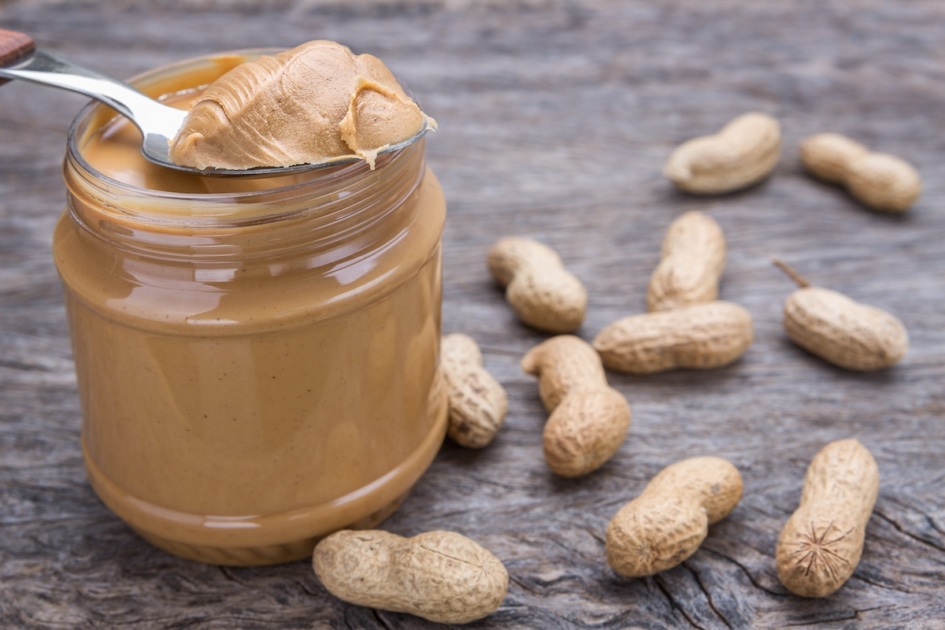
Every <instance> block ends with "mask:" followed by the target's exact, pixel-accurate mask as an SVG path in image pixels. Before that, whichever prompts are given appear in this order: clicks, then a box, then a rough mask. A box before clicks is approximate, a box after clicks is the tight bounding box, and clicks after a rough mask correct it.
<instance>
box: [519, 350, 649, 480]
mask: <svg viewBox="0 0 945 630" xmlns="http://www.w3.org/2000/svg"><path fill="white" fill-rule="evenodd" d="M522 369H523V370H524V371H525V372H526V373H528V374H533V375H535V376H537V377H538V387H539V392H540V394H541V398H542V402H543V403H544V405H545V409H547V410H548V411H549V413H550V414H551V415H550V416H549V418H548V422H547V423H546V424H545V429H544V435H543V442H544V452H545V461H546V462H547V464H548V467H549V468H550V469H551V470H552V472H554V473H555V474H557V475H560V476H562V477H579V476H581V475H586V474H588V473H590V472H593V471H594V470H597V469H598V468H600V467H601V466H603V465H604V463H606V462H607V461H608V460H609V459H610V458H611V457H613V456H614V454H615V453H616V452H617V451H618V450H619V449H620V446H621V444H623V441H624V439H625V438H626V435H627V431H628V430H629V428H630V421H631V411H630V405H629V404H627V401H626V399H625V398H624V397H623V395H622V394H621V393H620V392H618V391H617V390H615V389H613V388H611V387H609V386H608V385H607V377H606V375H605V373H604V368H603V366H602V365H601V361H600V357H599V356H598V354H597V352H595V351H594V349H593V348H592V347H591V346H590V345H589V344H588V343H587V342H586V341H584V340H582V339H579V338H578V337H575V336H573V335H558V336H556V337H552V338H551V339H548V340H547V341H544V342H542V343H540V344H539V345H537V346H535V347H534V348H532V349H531V350H530V351H529V352H528V353H527V354H526V355H525V357H523V359H522Z"/></svg>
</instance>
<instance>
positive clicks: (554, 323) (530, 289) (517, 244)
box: [486, 237, 587, 333]
mask: <svg viewBox="0 0 945 630" xmlns="http://www.w3.org/2000/svg"><path fill="white" fill-rule="evenodd" d="M486 263H487V265H488V267H489V272H490V273H491V274H492V277H493V278H495V280H496V282H497V283H498V284H499V285H500V286H502V287H504V288H505V290H506V293H505V299H506V301H507V302H508V303H509V305H510V306H511V307H512V310H513V311H515V314H516V315H517V316H518V317H519V319H521V320H522V321H523V322H524V323H526V324H528V325H529V326H531V327H533V328H536V329H538V330H543V331H546V332H551V333H568V332H573V331H574V330H577V328H578V327H580V325H581V323H582V322H583V321H584V315H585V312H586V310H587V291H586V290H585V289H584V285H583V284H581V281H580V280H578V278H577V277H576V276H575V275H574V274H572V273H571V272H569V271H568V270H567V269H565V268H564V264H563V263H562V262H561V258H560V257H559V256H558V254H557V253H556V252H555V251H554V250H553V249H551V248H550V247H548V246H547V245H545V244H543V243H539V242H538V241H533V240H531V239H526V238H520V237H507V238H503V239H501V240H499V241H498V242H496V243H495V244H494V245H493V246H492V248H491V249H490V250H489V254H488V256H487V260H486Z"/></svg>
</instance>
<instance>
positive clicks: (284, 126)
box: [170, 40, 434, 169]
mask: <svg viewBox="0 0 945 630" xmlns="http://www.w3.org/2000/svg"><path fill="white" fill-rule="evenodd" d="M426 124H431V125H433V124H434V123H433V121H432V119H429V118H428V117H426V116H425V115H424V113H423V112H422V111H420V108H419V107H418V106H417V104H416V103H414V101H413V100H412V99H411V98H410V97H409V96H407V94H406V93H405V92H404V90H403V88H402V87H401V86H400V84H399V83H398V82H397V79H395V78H394V75H393V74H391V72H390V70H388V69H387V67H386V66H385V65H384V64H383V63H382V62H381V61H380V60H379V59H378V58H377V57H374V56H372V55H367V54H362V55H355V54H353V53H352V52H351V51H350V50H349V49H348V48H346V47H344V46H342V45H340V44H338V43H335V42H331V41H325V40H317V41H312V42H308V43H306V44H303V45H301V46H298V47H296V48H293V49H292V50H288V51H286V52H283V53H280V54H277V55H274V56H263V57H260V58H259V59H256V60H254V61H250V62H247V63H244V64H241V65H239V66H237V67H236V68H234V69H233V70H231V71H230V72H228V73H226V74H224V75H223V76H221V77H220V78H219V79H217V80H216V81H215V82H214V83H213V84H212V85H210V86H209V87H208V88H207V89H206V90H205V91H204V92H203V93H202V94H201V95H200V97H199V98H198V99H197V100H196V101H195V102H194V104H193V106H192V107H191V110H190V113H189V115H188V116H187V119H186V120H185V121H184V125H183V127H182V128H181V130H180V132H179V133H178V135H177V137H176V138H175V139H174V140H173V141H172V143H171V150H170V158H171V161H172V162H174V163H176V164H180V165H182V166H191V167H196V168H199V169H206V168H223V169H249V168H254V167H260V166H293V165H296V164H309V163H317V162H324V161H330V160H333V159H337V158H344V157H349V156H352V155H355V156H358V157H361V158H363V159H365V160H366V161H367V162H368V163H370V164H371V165H372V166H373V164H374V160H375V158H376V156H377V152H378V150H380V149H383V148H385V147H387V146H390V145H394V144H397V143H399V142H402V141H405V140H407V139H409V138H411V137H413V136H415V135H416V134H417V133H419V132H420V131H421V129H422V128H423V127H424V125H426Z"/></svg>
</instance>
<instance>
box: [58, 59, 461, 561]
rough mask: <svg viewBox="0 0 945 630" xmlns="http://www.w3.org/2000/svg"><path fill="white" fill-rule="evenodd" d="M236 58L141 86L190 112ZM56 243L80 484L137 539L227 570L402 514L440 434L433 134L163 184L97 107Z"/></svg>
mask: <svg viewBox="0 0 945 630" xmlns="http://www.w3.org/2000/svg"><path fill="white" fill-rule="evenodd" d="M233 65H234V60H233V59H230V58H226V59H222V60H209V61H208V60H203V61H202V62H201V63H196V62H195V63H194V64H192V65H187V64H185V65H183V66H177V67H174V68H172V69H171V70H166V71H163V72H158V73H155V74H153V75H152V76H150V78H148V79H145V80H142V81H141V82H140V83H139V88H140V89H143V91H145V92H147V93H149V94H151V95H152V96H157V95H158V94H169V93H178V95H177V96H175V97H173V98H171V99H170V100H171V101H172V102H174V103H175V104H177V105H178V106H181V107H186V106H187V105H188V103H189V102H191V101H192V100H193V99H194V98H199V89H198V90H197V92H195V86H199V85H201V84H203V83H206V78H207V77H208V75H212V76H213V78H215V76H216V75H218V74H220V73H221V72H223V71H224V70H225V69H227V68H229V67H231V66H233ZM84 120H85V122H83V123H81V124H79V125H77V126H76V127H75V137H74V141H73V142H72V144H71V145H70V147H71V149H70V152H69V153H68V154H67V160H66V168H65V179H66V184H67V188H68V192H69V209H68V211H67V212H66V213H65V214H64V215H63V218H62V219H61V220H60V222H59V224H58V226H57V229H56V233H55V237H54V245H53V247H54V255H55V259H56V263H57V267H58V269H59V272H60V275H61V277H62V280H63V284H64V287H65V297H66V306H67V310H68V313H69V319H70V327H71V332H72V339H73V349H74V357H75V362H76V371H77V375H78V383H79V392H80V398H81V401H82V409H83V425H82V443H83V454H84V457H85V463H86V470H87V471H88V476H89V479H90V481H91V483H92V485H93V487H94V488H95V490H96V492H97V493H98V494H99V496H100V497H101V498H102V499H103V501H104V502H105V503H106V505H108V506H109V507H110V508H111V509H112V510H113V511H114V512H115V513H116V514H118V515H119V516H120V517H121V518H122V519H124V520H125V521H126V522H127V523H128V524H129V525H131V527H133V528H134V529H135V530H137V531H138V532H139V533H141V534H142V535H143V536H144V537H146V538H147V539H149V540H151V541H152V542H154V543H155V544H157V545H158V546H160V547H163V548H164V549H167V550H169V551H171V552H173V553H177V554H179V555H182V556H185V557H188V558H192V559H196V560H201V561H207V562H214V563H220V564H265V563H272V562H281V561H287V560H292V559H296V558H301V557H304V556H306V555H308V554H310V553H311V549H312V546H313V545H314V542H315V540H316V538H317V537H320V536H323V535H325V534H327V533H330V532H331V531H334V530H336V529H339V528H342V527H349V526H358V525H362V526H373V525H375V524H377V522H379V521H380V520H381V519H382V518H384V517H385V516H386V515H387V514H389V512H390V511H391V510H392V509H394V508H395V507H396V506H397V505H398V504H399V502H400V500H401V499H402V498H403V496H404V495H405V493H406V492H408V490H409V489H410V487H411V486H412V485H413V483H415V481H416V480H417V479H418V478H419V476H420V475H421V474H422V473H423V471H424V470H425V469H426V467H427V466H428V465H429V464H430V462H431V461H432V459H433V457H434V456H435V454H436V452H437V450H438V448H439V445H440V442H441V441H442V438H443V435H444V433H445V420H446V415H445V414H446V407H445V405H446V399H445V391H444V390H443V388H442V383H441V380H440V376H439V372H438V367H437V366H438V348H439V345H438V344H439V335H440V292H441V287H440V235H441V233H442V228H443V222H444V218H445V204H444V201H443V195H442V191H441V189H440V186H439V184H438V183H437V180H436V177H435V176H434V175H433V173H432V172H430V171H429V170H428V169H427V168H426V167H425V165H424V159H423V141H422V140H421V141H420V142H418V143H415V144H412V145H410V146H409V147H407V148H406V149H404V150H402V151H399V152H396V153H393V154H386V155H383V156H380V157H379V158H378V160H377V165H376V170H373V171H371V170H370V169H369V168H368V166H367V165H366V164H364V163H363V162H361V163H354V164H349V165H340V166H334V167H329V168H326V169H319V170H318V171H316V172H313V173H308V174H306V175H305V176H304V177H298V176H294V177H283V178H267V179H256V180H248V181H244V180H233V179H232V178H207V177H201V176H195V175H188V174H183V173H179V172H176V171H175V172H172V171H169V170H166V169H162V168H161V167H158V166H155V165H153V164H151V163H150V162H147V161H146V160H144V159H143V158H142V157H141V154H140V138H139V137H138V136H137V131H136V130H135V129H134V128H133V127H132V126H131V125H130V124H128V123H127V122H126V121H124V120H123V119H121V118H116V119H114V120H111V121H108V116H107V110H105V109H104V108H102V107H98V108H96V109H95V110H94V112H93V113H92V114H91V115H87V116H86V118H85V119H84Z"/></svg>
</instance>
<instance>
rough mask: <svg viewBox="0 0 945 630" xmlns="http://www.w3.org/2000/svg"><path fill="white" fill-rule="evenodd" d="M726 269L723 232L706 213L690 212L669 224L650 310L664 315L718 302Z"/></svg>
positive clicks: (652, 280)
mask: <svg viewBox="0 0 945 630" xmlns="http://www.w3.org/2000/svg"><path fill="white" fill-rule="evenodd" d="M724 268H725V235H724V234H723V233H722V228H720V227H719V224H718V223H716V221H715V219H713V218H712V217H710V216H709V215H707V214H705V213H703V212H699V211H692V212H687V213H686V214H684V215H682V216H681V217H679V218H678V219H676V220H675V221H673V222H672V223H671V224H670V226H669V229H667V231H666V236H665V237H664V238H663V249H662V253H661V257H660V263H659V265H658V266H657V267H656V270H654V272H653V275H652V276H651V277H650V286H649V290H648V292H647V300H646V301H647V309H648V310H650V311H665V310H670V309H674V308H679V307H680V306H688V305H690V304H699V303H701V302H711V301H712V300H715V299H716V298H718V296H719V279H720V278H721V277H722V270H723V269H724Z"/></svg>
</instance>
